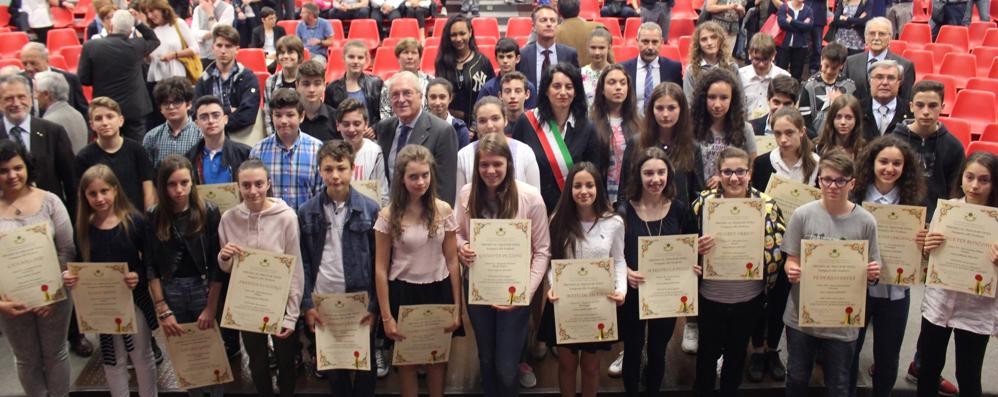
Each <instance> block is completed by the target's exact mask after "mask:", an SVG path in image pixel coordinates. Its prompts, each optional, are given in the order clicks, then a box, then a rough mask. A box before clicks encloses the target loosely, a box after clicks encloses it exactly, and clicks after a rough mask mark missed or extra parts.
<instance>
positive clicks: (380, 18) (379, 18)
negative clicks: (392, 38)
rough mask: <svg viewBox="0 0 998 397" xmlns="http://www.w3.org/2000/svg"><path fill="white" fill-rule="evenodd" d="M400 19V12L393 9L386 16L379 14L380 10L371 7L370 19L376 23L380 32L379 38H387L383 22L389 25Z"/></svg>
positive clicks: (386, 30)
mask: <svg viewBox="0 0 998 397" xmlns="http://www.w3.org/2000/svg"><path fill="white" fill-rule="evenodd" d="M398 18H402V10H401V9H398V8H396V9H394V10H392V11H391V12H389V13H388V14H385V13H383V12H381V8H378V7H371V19H373V20H374V21H375V22H377V23H378V29H380V30H381V37H388V28H387V27H386V26H387V25H385V21H388V22H389V23H391V21H394V20H395V19H398Z"/></svg>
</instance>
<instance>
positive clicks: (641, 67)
mask: <svg viewBox="0 0 998 397" xmlns="http://www.w3.org/2000/svg"><path fill="white" fill-rule="evenodd" d="M648 65H651V73H652V77H651V78H652V82H653V83H654V84H652V87H658V84H659V83H661V82H662V71H660V70H659V69H660V65H659V64H658V57H655V59H654V60H652V61H651V62H649V63H646V62H645V61H644V60H643V59H641V57H638V70H637V73H635V74H634V87H635V88H636V91H635V92H634V93H635V94H636V95H637V100H638V109H644V108H645V74H646V73H647V72H648V69H647V67H648Z"/></svg>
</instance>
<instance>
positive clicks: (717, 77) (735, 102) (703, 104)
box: [690, 68, 746, 148]
mask: <svg viewBox="0 0 998 397" xmlns="http://www.w3.org/2000/svg"><path fill="white" fill-rule="evenodd" d="M715 83H724V84H727V85H728V86H729V87H731V104H730V105H729V106H728V112H727V113H726V114H725V115H724V120H723V123H724V125H723V126H722V127H721V131H722V132H723V133H724V143H725V144H726V145H729V146H737V147H740V148H744V147H745V144H746V142H745V134H744V130H745V95H744V94H743V93H742V84H741V81H740V80H739V79H738V76H735V74H734V73H732V72H731V71H730V70H727V69H723V68H714V69H711V70H708V71H707V72H706V73H704V75H703V76H702V78H701V79H700V81H699V82H698V83H697V86H696V90H695V91H694V94H693V100H694V102H693V103H692V104H690V105H691V108H692V114H693V134H694V137H696V139H697V140H698V141H700V142H711V141H713V139H714V138H713V136H712V134H711V132H710V126H711V125H712V124H713V123H714V120H713V116H711V114H710V109H708V108H707V92H708V91H709V90H710V86H712V85H714V84H715Z"/></svg>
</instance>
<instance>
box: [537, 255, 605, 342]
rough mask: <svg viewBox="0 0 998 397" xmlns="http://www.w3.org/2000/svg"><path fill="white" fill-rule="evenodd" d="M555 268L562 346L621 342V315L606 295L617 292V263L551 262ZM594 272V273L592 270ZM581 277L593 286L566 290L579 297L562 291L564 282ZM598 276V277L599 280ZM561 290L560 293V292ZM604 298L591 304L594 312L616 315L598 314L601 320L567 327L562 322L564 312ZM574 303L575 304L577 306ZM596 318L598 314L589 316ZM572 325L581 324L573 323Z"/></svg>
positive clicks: (558, 330)
mask: <svg viewBox="0 0 998 397" xmlns="http://www.w3.org/2000/svg"><path fill="white" fill-rule="evenodd" d="M551 263H552V266H553V269H554V286H553V287H552V288H555V291H556V293H557V295H558V296H559V300H558V302H555V303H554V310H555V312H554V315H555V326H556V339H557V342H558V343H559V344H572V343H586V342H606V341H615V340H617V337H618V336H617V316H616V306H615V305H613V303H612V302H610V301H609V300H608V299H607V298H606V296H607V295H609V294H611V293H613V263H612V259H611V258H602V259H570V260H554V261H552V262H551ZM589 269H593V270H589ZM576 276H577V277H578V278H579V279H580V280H585V281H587V282H590V283H591V284H593V285H590V286H586V287H581V286H580V287H579V288H564V289H565V290H568V291H571V292H573V293H577V294H579V296H576V297H574V298H573V297H572V296H571V295H570V294H568V293H566V292H565V291H560V290H562V289H563V288H560V287H561V285H562V283H563V282H564V281H565V279H567V278H573V277H576ZM597 276H598V278H597ZM558 291H560V292H558ZM595 299H602V300H605V301H606V302H603V301H598V302H596V301H594V302H596V303H594V304H592V305H589V306H590V307H588V309H589V310H591V311H608V312H609V311H610V309H612V313H598V314H599V320H593V321H591V322H588V320H583V322H587V324H586V325H582V324H578V326H569V327H567V328H566V326H565V324H564V321H559V318H561V317H562V316H563V315H569V314H567V313H566V314H560V313H562V312H563V310H573V309H579V307H580V306H579V303H581V302H583V301H588V300H595ZM573 303H574V304H573ZM586 314H588V315H592V314H594V313H586ZM569 321H571V322H573V323H574V322H577V321H574V320H569Z"/></svg>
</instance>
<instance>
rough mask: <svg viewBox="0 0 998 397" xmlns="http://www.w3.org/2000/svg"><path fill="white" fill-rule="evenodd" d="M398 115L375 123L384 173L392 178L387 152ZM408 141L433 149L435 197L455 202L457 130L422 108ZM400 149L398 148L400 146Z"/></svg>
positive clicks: (451, 202)
mask: <svg viewBox="0 0 998 397" xmlns="http://www.w3.org/2000/svg"><path fill="white" fill-rule="evenodd" d="M398 125H399V118H398V117H392V118H389V119H385V120H381V121H380V122H378V124H377V125H375V126H374V132H375V134H377V135H378V145H380V146H381V153H384V155H385V162H384V163H385V176H386V177H387V178H388V179H389V181H390V180H391V172H389V171H390V170H389V169H388V156H390V153H391V152H392V142H394V141H395V131H396V130H397V129H398ZM407 144H414V145H423V146H425V147H426V148H427V149H430V152H432V153H433V158H434V159H435V160H436V162H437V197H438V198H440V199H441V200H444V201H446V202H448V203H450V205H452V206H453V205H454V198H455V197H457V191H456V190H455V189H456V183H457V175H456V174H455V173H456V172H457V133H456V132H454V127H452V126H451V125H450V123H448V122H446V121H444V120H441V119H440V118H438V117H437V116H434V115H432V114H430V112H429V111H428V110H422V112H421V113H420V114H419V116H417V118H416V122H415V123H414V124H413V128H412V132H410V133H409V141H408V142H407ZM399 149H400V150H401V148H399Z"/></svg>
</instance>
